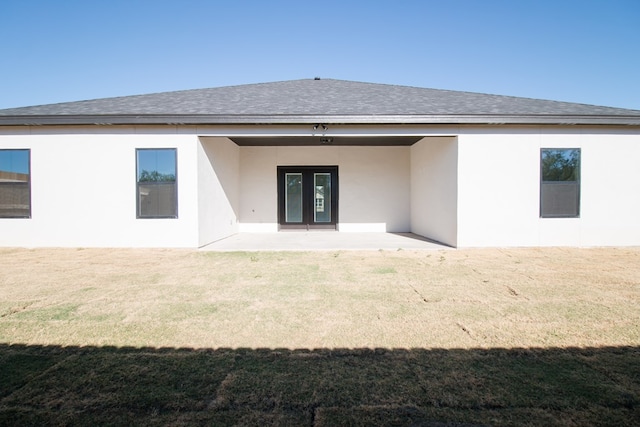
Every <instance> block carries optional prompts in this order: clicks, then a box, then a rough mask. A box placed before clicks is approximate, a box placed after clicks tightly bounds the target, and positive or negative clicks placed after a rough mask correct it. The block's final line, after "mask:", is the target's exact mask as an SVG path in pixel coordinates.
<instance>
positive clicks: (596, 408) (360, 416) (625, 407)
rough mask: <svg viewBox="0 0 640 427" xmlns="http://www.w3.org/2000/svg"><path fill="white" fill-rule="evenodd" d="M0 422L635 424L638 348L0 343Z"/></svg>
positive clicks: (639, 392)
mask: <svg viewBox="0 0 640 427" xmlns="http://www.w3.org/2000/svg"><path fill="white" fill-rule="evenodd" d="M0 381H1V383H0V424H1V425H69V424H71V425H95V424H110V425H140V424H145V425H149V424H151V425H154V424H158V425H165V424H171V425H194V424H195V425H233V424H237V425H296V426H298V425H300V426H304V425H307V426H312V425H316V426H333V425H418V426H442V425H477V424H480V425H484V424H490V425H527V424H530V425H571V424H574V425H635V424H636V423H637V422H638V421H639V420H640V347H607V348H586V349H579V348H568V349H489V350H484V349H472V350H455V349H453V350H421V349H411V350H400V349H371V350H369V349H354V350H350V349H335V350H329V349H319V350H288V349H257V350H252V349H203V350H192V349H171V348H161V349H155V348H115V347H56V346H27V345H7V344H0Z"/></svg>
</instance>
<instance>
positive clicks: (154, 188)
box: [136, 148, 178, 218]
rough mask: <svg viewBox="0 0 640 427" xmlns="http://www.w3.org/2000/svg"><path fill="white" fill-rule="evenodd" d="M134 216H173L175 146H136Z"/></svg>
mask: <svg viewBox="0 0 640 427" xmlns="http://www.w3.org/2000/svg"><path fill="white" fill-rule="evenodd" d="M136 157H137V171H136V173H137V203H138V213H137V217H138V218H177V217H178V197H177V196H178V190H177V186H176V149H175V148H161V149H138V150H136Z"/></svg>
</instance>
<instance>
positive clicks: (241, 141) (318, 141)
mask: <svg viewBox="0 0 640 427" xmlns="http://www.w3.org/2000/svg"><path fill="white" fill-rule="evenodd" d="M422 138H423V137H422V136H330V135H313V136H240V137H232V138H230V139H231V140H232V141H233V142H235V143H236V144H237V145H239V146H242V147H244V146H283V145H288V146H304V145H311V146H314V145H364V146H384V145H386V146H389V145H392V146H393V145H404V146H409V145H413V144H415V143H416V142H418V141H420V140H421V139H422Z"/></svg>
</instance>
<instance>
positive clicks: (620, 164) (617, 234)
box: [558, 129, 640, 246]
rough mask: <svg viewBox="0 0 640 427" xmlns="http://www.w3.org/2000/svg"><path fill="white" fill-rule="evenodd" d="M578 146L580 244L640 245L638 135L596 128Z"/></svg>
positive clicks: (639, 146) (639, 156)
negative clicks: (606, 131)
mask: <svg viewBox="0 0 640 427" xmlns="http://www.w3.org/2000/svg"><path fill="white" fill-rule="evenodd" d="M558 143H559V144H561V142H558ZM580 147H581V148H582V151H581V188H580V192H581V209H580V211H581V213H580V230H579V233H580V234H579V237H580V244H581V245H583V246H628V245H635V246H637V245H640V167H639V166H638V165H639V163H640V135H633V134H632V133H631V132H629V131H619V132H611V131H609V133H607V134H605V132H603V131H602V130H597V129H596V130H593V131H592V133H589V134H583V135H582V137H581V142H580Z"/></svg>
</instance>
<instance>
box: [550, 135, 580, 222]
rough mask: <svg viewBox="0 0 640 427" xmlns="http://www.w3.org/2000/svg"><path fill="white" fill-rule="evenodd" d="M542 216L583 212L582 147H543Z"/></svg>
mask: <svg viewBox="0 0 640 427" xmlns="http://www.w3.org/2000/svg"><path fill="white" fill-rule="evenodd" d="M540 181H541V182H540V216H541V217H542V218H577V217H579V216H580V149H579V148H543V149H542V150H541V157H540Z"/></svg>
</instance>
